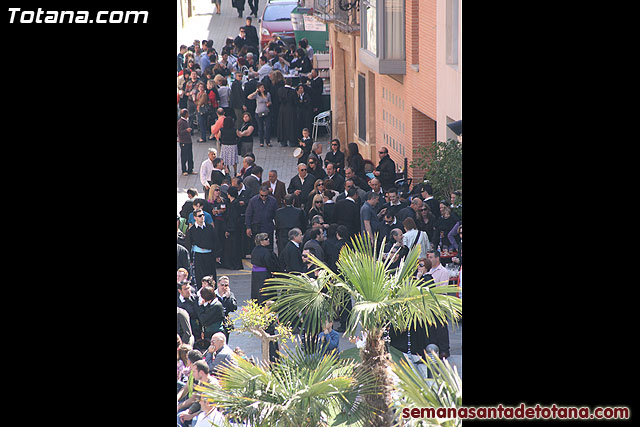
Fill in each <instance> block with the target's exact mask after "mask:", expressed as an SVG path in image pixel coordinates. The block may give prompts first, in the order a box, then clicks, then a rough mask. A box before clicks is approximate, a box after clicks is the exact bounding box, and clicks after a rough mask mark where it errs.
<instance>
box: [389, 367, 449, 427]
mask: <svg viewBox="0 0 640 427" xmlns="http://www.w3.org/2000/svg"><path fill="white" fill-rule="evenodd" d="M422 361H423V362H424V363H425V364H426V366H427V368H428V369H429V371H430V372H431V374H432V375H431V376H432V378H428V379H427V378H424V377H423V376H422V375H421V374H419V373H418V371H417V370H416V369H415V367H413V366H410V365H409V363H407V362H406V361H405V360H403V361H401V362H400V363H399V364H395V363H394V364H392V370H393V372H394V373H395V374H396V375H397V377H398V383H397V387H398V391H399V395H400V396H402V399H401V400H400V401H398V402H397V404H398V406H399V410H398V413H402V409H403V408H434V409H437V408H453V407H455V408H459V407H461V406H462V379H461V378H460V376H459V375H458V372H457V369H456V368H455V367H452V366H451V365H450V364H449V362H448V361H447V360H444V361H443V360H441V359H439V358H438V357H436V356H435V354H434V357H433V360H432V358H431V357H429V356H426V355H425V357H423V358H422ZM404 421H405V423H406V425H429V426H447V427H452V426H459V425H461V420H460V419H459V418H455V419H440V418H429V419H419V420H412V419H407V420H404Z"/></svg>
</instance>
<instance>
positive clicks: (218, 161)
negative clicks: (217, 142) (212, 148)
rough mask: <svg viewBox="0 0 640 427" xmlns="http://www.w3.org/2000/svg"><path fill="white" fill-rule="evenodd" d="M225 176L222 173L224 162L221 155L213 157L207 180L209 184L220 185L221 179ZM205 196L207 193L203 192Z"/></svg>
mask: <svg viewBox="0 0 640 427" xmlns="http://www.w3.org/2000/svg"><path fill="white" fill-rule="evenodd" d="M225 176H227V175H226V174H225V173H224V162H223V161H222V157H216V158H215V159H213V170H212V171H211V177H210V179H209V182H210V183H211V184H218V185H222V180H223V179H224V178H225ZM205 196H207V194H205Z"/></svg>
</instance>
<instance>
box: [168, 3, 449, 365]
mask: <svg viewBox="0 0 640 427" xmlns="http://www.w3.org/2000/svg"><path fill="white" fill-rule="evenodd" d="M194 2H195V6H196V12H195V15H194V16H193V17H192V18H191V19H190V20H189V23H188V25H187V26H186V27H185V28H183V29H181V28H178V40H177V47H179V45H181V44H186V45H190V44H191V42H193V40H194V39H198V40H203V39H207V40H209V39H210V40H213V42H214V47H215V48H216V50H218V51H219V49H220V48H221V47H222V46H223V45H224V41H225V39H226V37H228V36H232V37H235V36H236V35H237V33H238V28H239V27H240V26H241V25H244V23H245V22H244V19H240V18H238V15H237V12H236V10H235V9H233V8H232V7H231V5H230V2H227V1H225V0H223V2H222V3H223V5H222V8H221V14H220V15H215V14H212V13H211V11H212V9H213V6H212V4H211V2H210V0H194ZM265 4H266V1H264V0H261V1H260V6H259V13H258V16H261V14H262V10H263V9H264V6H265ZM247 13H248V8H247V9H245V14H244V16H245V17H246V16H247ZM253 24H254V25H255V26H256V27H257V28H259V23H258V22H257V19H255V18H254V21H253ZM176 54H177V48H176ZM192 138H193V141H194V142H193V158H194V171H195V172H198V171H199V169H200V164H201V163H202V162H203V161H204V160H205V159H206V158H207V150H208V148H209V147H215V146H216V145H215V141H207V142H205V143H198V142H196V141H197V140H198V138H199V133H198V132H196V133H195V135H193V137H192ZM329 139H330V138H329V137H328V135H327V134H326V133H325V132H324V130H323V129H320V130H319V137H318V139H317V141H318V142H321V143H323V153H326V152H327V150H328V144H327V143H328V141H329ZM271 143H272V147H266V146H265V147H260V145H259V144H258V142H257V137H256V138H255V139H254V145H253V152H254V154H255V155H256V164H258V165H260V166H262V168H263V169H264V171H265V175H264V176H266V174H267V172H268V171H270V170H272V169H275V170H277V171H278V179H280V180H281V181H283V182H284V183H285V185H286V186H288V185H289V181H290V180H291V178H292V177H293V176H294V175H295V174H296V172H297V171H296V164H297V159H296V158H294V157H293V150H294V148H291V147H280V144H279V143H278V142H277V140H276V139H275V138H272V141H271ZM240 167H241V166H239V168H240ZM239 168H238V170H239ZM176 182H177V212H179V210H180V208H181V207H182V205H183V203H184V202H185V201H186V200H187V195H186V191H187V189H188V188H191V187H195V188H196V189H197V190H198V192H199V193H200V195H201V193H202V184H201V183H200V178H199V175H188V176H182V170H181V167H180V149H179V148H178V144H177V143H176ZM243 264H244V269H243V270H225V269H221V268H220V269H218V270H217V275H218V277H220V276H224V275H226V276H229V279H230V286H231V291H232V292H233V293H234V294H235V297H236V299H237V301H238V309H240V308H241V307H242V306H243V305H244V304H245V303H246V301H247V300H249V297H250V294H251V260H250V259H245V260H243ZM449 340H450V350H451V357H450V359H449V360H450V362H451V364H452V365H455V366H456V367H457V369H458V373H459V375H460V376H462V326H461V325H458V326H453V325H449ZM229 345H230V346H231V347H232V348H235V347H236V346H237V347H240V348H241V349H242V350H243V351H244V352H245V353H246V354H247V356H249V357H254V358H256V359H261V358H262V348H261V344H260V340H259V339H258V338H257V337H254V336H252V335H250V334H245V333H242V334H241V333H238V332H235V331H233V332H231V334H230V337H229ZM352 347H354V344H352V343H350V342H349V341H348V339H347V337H343V336H341V338H340V345H339V349H340V351H344V350H346V349H348V348H352Z"/></svg>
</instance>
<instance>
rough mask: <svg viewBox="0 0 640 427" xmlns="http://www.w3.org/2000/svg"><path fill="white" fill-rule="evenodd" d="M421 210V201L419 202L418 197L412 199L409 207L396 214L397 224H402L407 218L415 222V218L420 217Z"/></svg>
mask: <svg viewBox="0 0 640 427" xmlns="http://www.w3.org/2000/svg"><path fill="white" fill-rule="evenodd" d="M421 208H422V200H420V198H419V197H414V198H413V199H412V200H411V204H410V205H409V206H407V207H404V208H402V209H400V210H399V211H398V213H397V214H396V219H397V220H398V223H400V224H402V223H403V222H404V220H405V219H407V218H411V219H412V220H414V221H416V219H417V217H418V216H419V215H420V209H421Z"/></svg>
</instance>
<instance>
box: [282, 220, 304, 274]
mask: <svg viewBox="0 0 640 427" xmlns="http://www.w3.org/2000/svg"><path fill="white" fill-rule="evenodd" d="M288 237H289V242H288V243H287V245H286V246H285V247H284V249H283V250H282V253H281V254H280V261H281V263H282V266H283V267H284V270H285V272H287V273H291V272H294V271H298V272H303V271H305V266H304V263H303V262H302V231H301V230H300V229H299V228H293V229H291V230H290V231H289V234H288Z"/></svg>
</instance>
